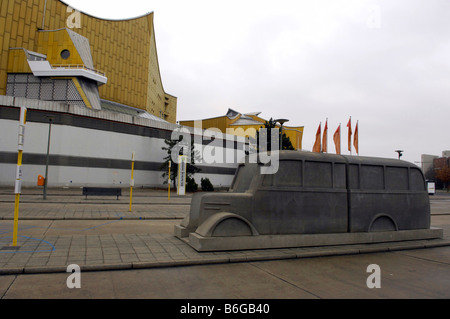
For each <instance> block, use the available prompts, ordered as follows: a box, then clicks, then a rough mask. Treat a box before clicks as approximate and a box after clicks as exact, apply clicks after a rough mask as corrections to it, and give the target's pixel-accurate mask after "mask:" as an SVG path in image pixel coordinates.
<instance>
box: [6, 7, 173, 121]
mask: <svg viewBox="0 0 450 319" xmlns="http://www.w3.org/2000/svg"><path fill="white" fill-rule="evenodd" d="M153 17H154V14H153V13H149V14H146V15H143V16H141V17H138V18H134V19H128V20H105V19H101V18H96V17H93V16H90V15H87V14H84V13H82V12H79V11H76V10H74V9H72V8H70V7H69V6H68V5H67V4H65V3H64V2H62V1H59V0H47V1H40V0H24V1H22V0H2V1H1V3H0V54H1V61H0V95H11V92H13V93H14V92H15V93H17V94H22V93H23V92H22V91H23V89H22V87H24V86H23V85H24V84H26V83H28V86H27V88H26V93H27V94H29V92H28V91H29V90H30V88H31V91H32V92H31V93H30V94H31V95H33V94H37V93H36V92H38V90H37V89H36V88H35V87H37V86H32V85H30V83H32V84H33V85H34V84H36V83H35V82H37V79H39V81H40V82H39V85H40V88H41V89H42V88H43V87H45V86H48V85H50V84H49V83H50V80H52V81H53V86H54V87H58V86H61V85H62V84H61V83H63V82H61V81H56V82H55V79H58V80H66V82H67V87H69V86H71V87H73V88H70V89H68V91H67V93H66V98H68V96H69V95H70V96H72V95H76V97H75V99H81V100H82V101H83V103H84V105H85V106H87V107H91V108H93V109H99V107H100V108H101V105H100V104H101V103H100V102H98V101H96V99H97V98H99V99H101V100H102V101H103V100H105V101H109V102H112V103H115V104H117V105H124V106H129V107H132V108H137V109H141V110H145V111H146V112H148V113H149V114H152V115H154V116H156V117H158V118H160V119H163V120H166V121H168V122H171V123H175V122H176V113H177V98H176V97H175V96H173V95H171V94H168V93H166V92H165V90H164V87H163V84H162V80H161V73H160V69H159V63H158V55H157V50H156V41H155V30H154V25H153ZM25 75H28V76H27V77H26V76H25ZM44 78H47V79H48V83H47V82H45V81H44V80H43V79H44ZM8 85H9V86H10V89H9V90H10V92H8ZM21 90H22V91H21ZM33 90H35V91H36V92H35V91H33ZM39 92H41V91H39ZM27 97H29V96H27ZM80 103H81V102H80Z"/></svg>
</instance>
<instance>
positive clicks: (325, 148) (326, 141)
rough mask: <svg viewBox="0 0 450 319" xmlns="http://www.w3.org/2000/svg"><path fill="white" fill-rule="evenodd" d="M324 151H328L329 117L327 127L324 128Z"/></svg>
mask: <svg viewBox="0 0 450 319" xmlns="http://www.w3.org/2000/svg"><path fill="white" fill-rule="evenodd" d="M322 152H323V153H328V119H327V121H326V122H325V127H324V129H323V138H322Z"/></svg>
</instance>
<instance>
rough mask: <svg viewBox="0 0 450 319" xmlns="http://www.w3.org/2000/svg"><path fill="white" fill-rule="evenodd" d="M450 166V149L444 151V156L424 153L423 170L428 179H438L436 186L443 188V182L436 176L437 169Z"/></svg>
mask: <svg viewBox="0 0 450 319" xmlns="http://www.w3.org/2000/svg"><path fill="white" fill-rule="evenodd" d="M445 167H450V151H443V152H442V157H439V156H436V155H427V154H422V171H423V173H424V175H425V178H426V179H427V180H433V181H436V183H437V184H436V188H443V186H444V185H443V183H442V182H441V181H439V180H438V179H437V178H436V171H437V170H440V169H442V168H445Z"/></svg>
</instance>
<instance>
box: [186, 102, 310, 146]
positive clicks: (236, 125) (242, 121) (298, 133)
mask: <svg viewBox="0 0 450 319" xmlns="http://www.w3.org/2000/svg"><path fill="white" fill-rule="evenodd" d="M260 114H261V113H260V112H255V113H247V114H242V113H239V112H237V111H235V110H233V109H229V110H228V112H227V114H225V115H224V116H219V117H214V118H209V119H203V120H189V121H180V125H183V126H189V127H195V124H196V122H197V123H201V126H202V129H212V128H216V129H219V130H220V131H221V132H222V133H224V134H225V133H227V134H232V135H236V136H250V137H255V136H256V132H257V131H259V129H260V128H261V127H264V123H265V122H266V121H268V120H266V119H263V118H261V117H259V115H260ZM277 126H278V127H280V125H279V124H278V125H277ZM303 130H304V127H303V126H296V127H293V126H285V125H283V133H285V134H286V136H287V137H289V139H290V140H291V143H292V146H293V147H294V149H296V150H301V149H302V141H303Z"/></svg>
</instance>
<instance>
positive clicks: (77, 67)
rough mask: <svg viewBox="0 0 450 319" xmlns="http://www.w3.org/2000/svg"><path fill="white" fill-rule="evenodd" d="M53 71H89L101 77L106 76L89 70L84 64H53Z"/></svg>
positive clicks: (97, 71) (100, 72) (98, 71)
mask: <svg viewBox="0 0 450 319" xmlns="http://www.w3.org/2000/svg"><path fill="white" fill-rule="evenodd" d="M52 69H75V70H87V71H92V72H94V73H97V74H99V75H101V76H106V75H105V73H104V72H102V71H100V70H96V69H92V68H88V67H87V66H85V65H83V64H53V65H52Z"/></svg>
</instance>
